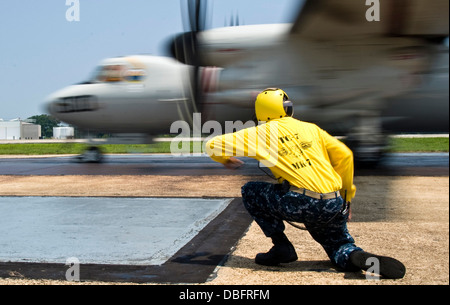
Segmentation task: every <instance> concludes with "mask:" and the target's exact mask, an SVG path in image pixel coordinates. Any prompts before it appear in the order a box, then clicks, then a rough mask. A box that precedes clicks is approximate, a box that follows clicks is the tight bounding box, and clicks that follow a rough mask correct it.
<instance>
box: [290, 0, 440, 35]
mask: <svg viewBox="0 0 450 305" xmlns="http://www.w3.org/2000/svg"><path fill="white" fill-rule="evenodd" d="M366 3H367V4H366ZM377 10H378V11H377ZM366 15H368V17H369V19H370V20H371V19H373V18H376V17H378V16H379V21H375V20H374V21H368V19H367V16H366ZM448 16H449V1H448V0H433V1H429V0H307V1H306V2H305V4H304V6H303V9H302V10H301V12H300V14H299V15H298V16H297V19H296V21H295V22H294V25H293V27H292V30H291V31H292V34H297V35H301V36H302V37H303V38H310V39H314V40H333V39H341V38H345V37H349V38H350V37H352V38H358V37H363V36H373V35H377V36H415V37H423V38H426V39H433V40H434V39H435V40H437V41H442V40H443V39H444V38H446V37H447V36H448V35H449V17H448Z"/></svg>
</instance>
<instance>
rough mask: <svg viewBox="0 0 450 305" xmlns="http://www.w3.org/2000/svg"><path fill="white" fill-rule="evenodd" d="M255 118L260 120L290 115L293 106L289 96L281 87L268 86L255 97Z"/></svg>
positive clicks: (292, 111) (292, 112)
mask: <svg viewBox="0 0 450 305" xmlns="http://www.w3.org/2000/svg"><path fill="white" fill-rule="evenodd" d="M255 112H256V118H257V119H258V121H260V122H264V121H270V120H273V119H279V118H283V117H285V116H292V115H293V114H294V108H293V105H292V102H291V101H289V97H288V95H287V94H286V92H284V91H283V90H281V89H278V88H268V89H266V90H264V91H262V92H261V93H260V94H258V96H257V97H256V102H255Z"/></svg>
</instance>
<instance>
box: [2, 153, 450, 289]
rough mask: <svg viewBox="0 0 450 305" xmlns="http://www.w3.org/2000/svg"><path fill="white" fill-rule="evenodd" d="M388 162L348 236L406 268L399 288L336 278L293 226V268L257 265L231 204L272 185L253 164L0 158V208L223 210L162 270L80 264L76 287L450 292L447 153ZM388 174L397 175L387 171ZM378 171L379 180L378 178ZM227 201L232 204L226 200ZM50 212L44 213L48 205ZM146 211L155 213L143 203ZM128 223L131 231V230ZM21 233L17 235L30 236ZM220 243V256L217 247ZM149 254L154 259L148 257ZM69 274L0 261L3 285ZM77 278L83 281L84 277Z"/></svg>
mask: <svg viewBox="0 0 450 305" xmlns="http://www.w3.org/2000/svg"><path fill="white" fill-rule="evenodd" d="M394 157H395V158H394V159H397V160H398V161H396V162H397V163H395V162H394V164H392V163H391V164H390V165H389V166H387V165H385V166H384V167H382V168H381V169H378V172H377V171H375V172H372V173H370V172H364V171H359V172H360V174H357V175H356V177H355V184H356V186H357V188H358V192H357V197H356V198H355V199H354V205H353V221H352V222H350V223H349V229H350V232H351V233H352V234H353V236H354V237H355V239H356V241H357V244H358V245H360V246H362V247H363V248H365V249H367V250H369V251H372V252H375V251H377V252H378V253H380V254H384V255H392V256H395V257H397V258H399V259H401V260H402V261H403V262H404V263H405V264H406V266H407V269H408V271H407V276H406V277H405V278H404V279H402V280H397V281H392V280H389V281H386V280H385V281H378V282H373V281H372V282H369V281H367V280H366V279H365V277H364V274H363V273H342V272H339V271H337V270H335V269H334V268H333V266H332V265H331V264H330V263H329V261H328V259H327V257H326V255H325V253H324V252H323V250H322V249H321V248H320V246H318V245H317V244H316V243H315V242H314V241H313V240H312V239H311V237H310V236H309V235H308V233H307V232H304V231H300V230H297V229H295V228H293V227H290V226H288V227H287V231H286V232H287V234H288V236H289V237H290V238H291V240H292V241H293V242H294V244H295V246H296V250H297V252H298V255H299V261H297V262H295V263H292V264H288V265H284V266H280V267H262V266H258V265H255V264H254V262H253V258H254V255H255V254H256V253H258V252H262V251H264V252H265V251H267V250H268V249H269V248H270V241H268V239H267V238H265V237H264V236H263V234H262V233H261V231H260V230H259V228H258V227H257V226H256V225H255V224H254V223H252V222H251V219H249V218H248V215H247V214H246V213H245V211H244V210H243V207H242V205H241V204H240V202H239V199H235V198H239V197H240V186H242V185H243V184H244V183H245V182H247V181H251V180H264V181H270V178H269V177H267V176H266V175H265V174H264V173H263V172H262V171H261V170H259V169H258V167H257V164H256V163H252V160H248V161H249V162H247V164H246V166H244V167H243V168H241V169H240V170H237V171H230V170H226V169H224V168H222V167H221V166H220V165H219V164H216V163H213V162H211V161H209V160H208V159H207V158H204V157H171V156H147V155H140V156H139V155H137V156H136V155H132V156H128V155H127V156H107V160H106V162H105V163H103V164H77V163H74V162H72V157H66V156H64V157H52V158H36V159H35V158H23V157H21V158H14V159H13V158H8V159H5V158H3V159H0V182H1V187H0V200H1V199H4V202H5V204H6V206H7V207H8V208H11V206H16V207H17V209H13V211H12V212H11V211H10V210H9V209H7V210H8V211H10V213H16V214H15V215H16V219H17V218H20V216H17V215H20V213H19V211H20V210H19V207H20V204H15V203H14V202H17V201H19V202H20V201H21V200H24V199H25V200H28V199H29V198H30V200H36V201H39V200H43V199H41V198H42V197H47V199H49V197H48V196H50V197H52V198H60V197H64V198H65V199H67V197H71V198H73V199H74V200H88V202H89V200H91V201H92V202H93V203H95V202H98V204H95V205H98V207H96V208H100V207H102V206H103V207H105V205H107V206H109V205H110V204H111V206H114V205H120V204H119V203H117V202H120V201H115V200H117V198H118V199H123V200H125V201H127V202H128V201H130V202H133V199H138V200H140V198H144V200H149V202H150V199H149V198H158V199H161V200H162V201H160V202H161V203H162V204H164V202H166V201H165V200H169V201H167V202H170V200H172V199H173V198H175V199H180V200H181V199H183V200H185V199H186V198H188V199H191V200H194V201H189V202H190V203H191V205H196V204H197V203H196V202H197V201H198V204H199V205H201V204H202V203H201V202H202V200H203V199H205V200H210V199H213V202H215V201H214V200H216V199H218V200H219V201H218V202H216V203H212V206H214V205H216V206H217V205H218V206H222V204H224V203H223V202H229V203H228V205H227V207H226V208H224V210H223V212H222V213H218V214H219V215H218V216H217V217H215V218H214V219H213V221H211V222H209V223H208V224H206V225H205V227H203V229H199V232H198V234H197V235H196V236H195V237H194V238H193V239H191V240H190V241H189V242H187V243H186V244H185V245H184V246H180V248H178V249H177V251H178V252H176V253H175V254H173V255H172V256H171V258H170V259H167V260H165V261H164V262H162V261H161V262H160V263H161V264H159V265H151V263H149V262H146V265H133V264H128V263H126V262H125V263H126V264H125V265H124V264H119V263H118V262H117V261H115V262H114V261H110V262H106V264H98V263H99V262H98V261H97V262H95V263H93V264H82V265H81V267H82V268H84V269H81V270H84V276H85V277H84V281H83V282H82V283H96V282H97V283H98V281H100V282H101V283H104V282H106V283H116V282H134V283H141V282H146V283H192V282H193V283H206V284H210V285H214V284H218V285H220V284H243V285H245V284H289V285H295V284H339V285H342V284H346V285H347V284H447V285H448V248H449V246H448V245H449V244H448V232H449V228H448V223H449V222H448V207H449V200H448V196H449V193H448V192H449V188H448V154H425V155H417V156H416V158H418V159H417V160H414V158H415V157H414V156H412V155H396V156H394ZM392 160H393V159H391V161H390V162H393V161H392ZM77 166H78V168H77ZM389 167H393V168H394V170H392V168H391V170H388V169H389ZM177 169H178V170H177ZM383 171H384V172H385V174H383V175H381V174H380V173H382V172H383ZM6 172H8V173H6ZM58 172H59V173H58ZM357 172H358V171H357ZM379 174H380V175H379ZM85 198H87V199H85ZM166 198H172V199H166ZM94 199H95V200H94ZM110 199H114V200H110ZM163 199H164V200H163ZM200 199H201V200H200ZM227 199H228V200H231V201H222V200H227ZM55 200H56V199H55ZM97 200H98V201H97ZM105 200H110V201H109V202H107V201H105ZM50 201H51V200H50ZM69 201H70V200H69ZM69 201H68V202H69ZM113 201H114V202H116V203H114V202H113ZM220 202H222V203H220ZM30 204H31V201H27V202H26V203H24V205H25V206H27V205H30ZM47 204H49V203H47ZM53 204H54V203H53ZM91 204H92V203H91ZM66 205H69V203H66ZM50 206H51V204H50ZM88 206H89V203H88ZM92 206H93V205H92ZM63 207H64V204H63V205H62V206H61V208H63ZM40 208H42V209H43V210H42V211H43V212H42V213H43V215H47V214H50V213H45V204H44V205H43V206H42V207H40ZM47 209H50V208H49V207H48V206H47ZM104 209H105V208H103V209H102V211H103V210H104ZM141 209H142V208H140V209H139V210H141ZM148 210H154V208H153V209H151V208H150V205H149V208H148ZM176 210H177V212H173V211H172V212H169V214H170V216H171V217H172V216H174V214H177V213H178V212H179V211H178V209H176ZM219 210H220V209H219ZM2 211H3V210H2ZM87 211H89V209H86V212H87ZM118 211H120V209H118V210H117V212H118ZM145 211H146V208H144V209H143V213H142V215H139V216H136V217H137V218H136V219H135V220H136V221H137V220H138V219H142V218H139V217H144V218H145V215H146V214H145ZM181 211H182V210H181ZM210 211H211V210H210ZM131 212H132V211H131V210H130V211H127V213H131ZM55 213H56V211H55ZM212 213H216V212H212ZM2 214H3V212H2ZM107 214H108V213H105V215H107ZM119 214H120V213H119ZM122 214H123V213H122ZM33 215H35V214H34V213H33V212H29V214H28V217H29V218H33V217H34V216H33ZM50 215H51V214H50ZM125 215H126V213H125ZM204 215H205V214H203V216H201V217H200V219H202V218H204ZM237 216H238V217H237ZM45 217H50V216H48V215H47V216H45ZM110 217H111V215H110ZM29 218H28V219H29ZM11 219H13V218H11ZM44 219H45V218H44ZM88 219H89V218H88ZM90 219H92V218H90ZM131 219H133V218H131ZM10 225H11V224H10ZM15 225H17V223H16V224H15ZM130 225H131V227H130V228H132V227H133V225H132V222H131V223H130ZM236 225H239V228H238V227H236ZM144 227H145V226H144ZM148 227H149V228H150V225H148ZM72 228H76V227H72ZM83 229H86V232H88V231H89V229H87V228H83ZM2 230H3V229H2ZM5 230H6V229H5ZM80 230H81V229H80ZM149 230H150V229H149ZM74 232H76V230H75V231H74ZM25 233H26V232H25ZM25 233H23V235H22V236H27V235H26V234H25ZM72 233H73V232H72ZM232 233H233V234H234V235H233V234H232ZM17 234H19V232H17ZM102 234H104V233H102ZM102 234H100V235H99V237H100V236H102ZM117 234H118V233H117ZM117 234H116V235H117ZM136 237H137V236H136ZM225 237H226V238H225ZM225 240H226V241H227V242H224V241H225ZM130 242H131V241H130ZM0 244H1V241H0ZM221 244H223V246H224V247H223V248H220V247H219V245H221ZM208 246H209V248H208ZM118 250H119V249H118ZM173 251H175V249H174V250H173ZM106 252H108V251H106ZM136 252H138V251H136ZM148 252H149V256H150V252H151V251H150V249H149V250H148ZM22 256H25V255H20V257H22ZM119 256H120V255H119ZM125 256H128V255H125ZM144 256H145V255H144ZM20 257H19V258H20ZM130 257H131V256H130ZM147 258H148V257H147ZM202 268H203V269H202ZM42 270H46V271H47V272H43V271H42ZM65 270H67V266H64V265H63V264H62V263H58V264H56V263H55V262H52V261H49V262H40V263H39V262H28V263H26V262H25V263H24V262H23V261H22V262H19V259H17V258H15V259H13V261H8V262H2V263H0V284H21V283H35V284H48V283H50V284H53V283H59V284H61V283H63V284H64V283H67V282H66V281H65V280H64V278H63V279H61V277H63V276H64V272H65ZM195 270H197V271H195ZM38 271H39V272H38ZM81 274H82V278H83V271H82V272H81ZM196 274H197V275H196Z"/></svg>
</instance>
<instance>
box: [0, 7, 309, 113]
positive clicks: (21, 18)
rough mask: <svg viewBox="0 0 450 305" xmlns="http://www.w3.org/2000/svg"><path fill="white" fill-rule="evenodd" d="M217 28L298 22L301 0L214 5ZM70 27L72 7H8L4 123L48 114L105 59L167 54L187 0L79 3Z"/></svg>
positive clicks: (0, 52) (3, 42)
mask: <svg viewBox="0 0 450 305" xmlns="http://www.w3.org/2000/svg"><path fill="white" fill-rule="evenodd" d="M209 2H210V3H213V7H212V9H211V12H212V18H211V19H212V24H211V26H212V27H222V26H224V22H225V20H227V22H229V20H230V18H231V16H236V14H239V21H240V23H241V24H246V25H250V24H263V23H287V22H293V21H294V19H295V17H296V16H297V13H298V11H299V7H300V5H301V2H302V1H301V0H214V1H211V0H210V1H209ZM79 3H80V21H78V22H77V21H73V22H69V21H67V19H66V12H67V10H68V9H70V6H66V0H45V1H37V0H15V1H0V58H1V59H0V71H1V73H0V86H1V87H0V88H1V95H0V118H3V119H5V120H9V119H14V118H19V117H20V118H22V119H25V118H27V117H30V116H32V115H36V114H42V113H45V110H44V109H43V107H42V104H43V101H44V99H45V98H46V97H47V96H48V95H49V94H50V93H52V92H54V91H56V90H58V89H60V88H62V87H65V86H68V85H71V84H74V83H78V82H81V81H84V80H86V79H87V78H88V76H89V75H90V74H91V73H92V71H93V70H94V68H95V67H96V65H97V64H98V63H99V62H100V61H101V60H102V59H104V58H108V57H114V56H121V55H133V54H152V55H165V44H166V42H167V40H168V39H169V38H170V37H171V36H172V35H174V34H176V33H180V32H183V23H182V19H181V9H180V0H79Z"/></svg>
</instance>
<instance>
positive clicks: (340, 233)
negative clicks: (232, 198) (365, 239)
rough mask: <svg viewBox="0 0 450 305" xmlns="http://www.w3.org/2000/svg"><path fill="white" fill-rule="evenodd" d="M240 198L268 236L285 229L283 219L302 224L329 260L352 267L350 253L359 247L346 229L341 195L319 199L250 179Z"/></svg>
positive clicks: (339, 265) (343, 266)
mask: <svg viewBox="0 0 450 305" xmlns="http://www.w3.org/2000/svg"><path fill="white" fill-rule="evenodd" d="M242 200H243V202H244V206H245V207H246V209H247V210H248V212H249V213H250V215H251V216H252V217H253V219H254V220H255V221H256V223H257V224H258V225H259V226H260V227H261V229H262V231H263V232H264V234H265V235H266V236H267V237H271V236H272V235H273V234H275V233H281V232H283V231H284V229H285V226H284V223H283V220H287V221H293V222H300V223H303V224H304V225H305V227H306V229H307V230H308V232H309V233H310V234H311V236H312V237H313V238H314V240H316V241H317V242H318V243H320V244H321V245H322V247H323V248H324V249H325V252H326V253H327V255H328V257H329V258H330V260H331V261H332V262H333V263H334V264H336V265H337V266H338V267H340V268H342V269H344V270H350V269H351V267H350V264H348V260H349V256H350V253H352V252H353V251H355V250H362V249H361V248H358V247H356V246H355V244H354V242H355V241H354V239H353V238H352V236H351V235H350V234H349V232H348V230H347V219H348V214H347V213H345V214H344V213H342V212H341V211H342V210H343V205H344V199H342V197H337V198H334V199H327V200H320V199H314V198H311V197H308V196H305V195H303V194H299V193H295V192H289V191H288V192H286V191H283V190H282V188H281V187H280V185H276V184H271V183H267V182H249V183H247V184H245V185H244V186H243V187H242Z"/></svg>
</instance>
